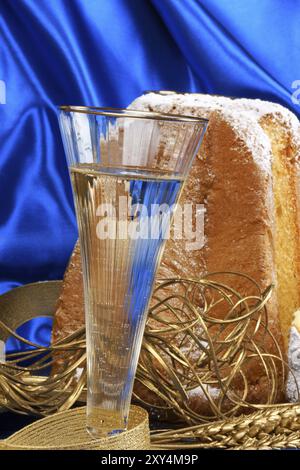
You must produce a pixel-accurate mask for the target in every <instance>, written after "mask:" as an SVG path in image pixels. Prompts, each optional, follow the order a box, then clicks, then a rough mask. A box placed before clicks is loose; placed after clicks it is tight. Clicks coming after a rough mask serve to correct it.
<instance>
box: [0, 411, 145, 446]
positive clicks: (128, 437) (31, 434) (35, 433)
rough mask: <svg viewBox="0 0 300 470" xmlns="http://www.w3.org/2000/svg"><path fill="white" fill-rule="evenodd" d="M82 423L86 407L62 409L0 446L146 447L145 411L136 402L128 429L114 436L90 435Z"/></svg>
mask: <svg viewBox="0 0 300 470" xmlns="http://www.w3.org/2000/svg"><path fill="white" fill-rule="evenodd" d="M85 426H86V407H81V408H75V409H72V410H68V411H63V412H61V413H56V414H55V415H53V416H48V417H47V418H44V419H41V420H39V421H37V422H35V423H33V424H30V425H29V426H26V427H25V428H23V429H22V430H21V431H18V432H16V433H15V434H13V435H12V436H11V437H9V438H8V439H5V440H3V441H0V450H101V449H106V450H147V449H150V432H149V421H148V414H147V412H146V411H145V410H144V409H142V408H140V407H139V406H134V405H132V406H131V407H130V412H129V423H128V430H127V431H124V432H123V433H121V434H118V435H116V436H112V437H106V438H101V439H93V438H92V437H91V436H90V435H89V434H88V432H87V431H86V427H85Z"/></svg>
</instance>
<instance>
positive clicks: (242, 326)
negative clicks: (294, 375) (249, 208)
mask: <svg viewBox="0 0 300 470" xmlns="http://www.w3.org/2000/svg"><path fill="white" fill-rule="evenodd" d="M220 276H221V277H222V280H223V282H221V281H220ZM226 276H227V277H228V279H233V280H234V279H235V278H237V277H238V278H241V277H242V278H243V282H245V280H247V282H249V290H248V292H249V295H247V296H243V295H241V294H240V293H239V292H238V291H237V290H235V289H234V287H232V286H231V284H230V283H226V284H225V283H224V277H226ZM231 283H232V282H231ZM233 284H234V281H233ZM60 285H61V283H60V282H58V281H57V282H52V283H51V282H50V283H48V282H46V283H37V284H33V285H29V286H25V287H21V288H17V289H14V290H13V291H11V292H9V293H8V294H4V296H0V332H1V331H2V334H1V333H0V339H4V340H6V339H7V337H8V336H9V335H13V336H15V337H17V338H18V339H21V340H22V341H24V343H26V344H27V345H28V346H30V347H32V348H33V349H32V350H28V351H24V352H22V353H18V354H15V355H10V356H9V357H8V358H7V359H8V360H7V362H6V363H5V364H0V406H4V407H6V408H8V409H11V410H15V411H17V412H19V413H20V412H21V413H33V414H37V415H41V416H47V415H51V414H53V413H57V412H62V411H65V410H68V409H69V408H70V407H71V406H72V405H73V404H74V403H75V402H76V401H78V399H80V398H84V397H83V394H84V387H85V380H86V379H85V331H84V328H81V329H80V330H78V331H77V332H75V333H74V334H72V335H70V336H68V337H67V338H64V339H63V340H60V341H58V342H57V343H55V344H53V345H52V346H51V347H49V348H43V347H40V346H38V345H36V344H33V343H31V342H30V341H27V340H24V339H22V338H20V337H19V336H18V335H17V334H16V333H15V329H16V327H17V326H18V325H19V324H20V323H23V322H24V320H26V319H29V318H30V317H32V311H33V310H31V315H30V316H28V317H27V318H24V315H25V314H24V310H26V311H27V313H28V314H29V311H30V305H31V302H32V299H34V307H35V308H34V313H35V314H36V315H37V316H39V315H40V314H41V313H45V312H47V314H48V315H51V314H52V313H53V312H54V308H55V301H56V299H57V296H58V292H59V289H60ZM26 289H27V290H26ZM271 290H272V288H271V287H270V288H268V289H266V290H265V291H264V292H261V291H260V289H259V286H257V284H256V283H255V282H254V281H253V280H252V279H251V278H249V277H248V276H245V275H242V274H240V273H212V274H210V275H209V276H206V277H203V278H201V279H198V280H196V279H171V280H165V281H162V282H161V283H160V285H159V286H158V287H157V289H156V290H155V292H154V295H153V301H152V304H151V308H150V311H149V318H148V323H147V327H146V331H145V337H144V342H143V347H142V352H141V356H140V361H139V366H138V370H137V376H136V379H137V380H136V386H135V399H136V400H138V401H139V402H140V403H141V404H142V405H143V406H144V407H147V408H151V410H152V411H153V410H155V413H156V415H161V416H162V417H167V418H169V417H172V416H173V418H172V419H174V417H176V416H177V420H178V418H179V419H180V420H181V422H182V421H185V422H186V423H187V424H188V426H189V427H188V428H182V429H177V430H175V429H172V430H168V431H167V432H163V431H160V432H155V433H153V435H152V443H153V445H154V446H155V447H157V448H183V447H185V448H186V447H193V448H194V447H196V448H202V447H223V448H233V447H234V448H260V446H263V448H268V447H274V446H275V447H285V446H287V445H288V446H290V447H296V446H300V442H299V439H300V435H299V425H300V417H299V416H300V405H285V406H282V407H278V406H276V407H275V406H273V403H274V402H275V401H276V399H277V397H278V393H279V391H280V390H281V389H282V386H283V383H284V381H285V377H286V364H285V363H284V360H283V357H282V354H281V351H280V347H279V345H278V344H277V342H276V340H275V338H274V337H273V335H272V333H271V332H270V330H269V328H268V321H267V312H266V308H265V305H266V302H267V301H268V299H269V297H270V295H271ZM45 299H46V300H45ZM45 304H47V305H45ZM12 305H13V306H14V308H13V310H12ZM24 306H25V308H24ZM220 306H222V312H223V313H222V316H221V319H220V317H219V316H218V313H219V310H218V309H219V307H220ZM224 306H227V307H226V309H225V310H226V313H225V315H224ZM8 310H9V315H8ZM20 311H22V312H23V314H22V315H21V317H22V321H18V320H17V319H18V318H19V316H20ZM7 318H9V319H11V318H12V319H13V323H12V327H8V326H7V325H6V324H5V322H4V321H3V320H4V319H7ZM262 339H263V341H262ZM266 339H267V341H268V342H269V345H270V344H271V345H272V349H273V351H272V352H271V353H270V352H269V351H267V350H265V349H264V344H265V340H266ZM41 355H42V356H41ZM62 356H63V359H64V361H63V362H64V364H65V365H64V367H63V368H62V369H61V370H60V369H58V370H56V374H54V375H52V376H50V377H42V376H41V374H42V372H43V370H44V369H45V368H46V367H49V366H51V365H52V364H53V360H54V359H53V357H54V358H55V361H56V362H57V359H59V358H60V357H62ZM191 358H192V360H191ZM24 360H26V361H28V360H30V361H31V363H32V365H31V366H27V367H23V366H22V362H23V361H24ZM249 361H252V362H253V361H257V362H258V363H259V364H260V367H261V368H262V370H264V372H265V377H266V383H267V387H266V391H265V393H266V394H265V403H266V405H257V404H254V403H250V402H249V401H248V400H247V395H248V391H249V385H248V381H247V367H248V364H249ZM58 362H59V361H58ZM195 364H197V367H195ZM56 367H57V366H56ZM78 368H82V372H81V375H80V378H79V380H74V376H75V372H76V370H78ZM236 380H239V382H240V383H242V387H241V388H240V391H239V393H237V392H236V387H235V386H233V385H234V384H235V383H236ZM195 388H196V389H197V390H198V392H199V390H201V395H202V400H205V403H206V407H207V408H208V410H207V412H206V413H205V414H203V413H200V412H199V410H197V409H195V407H193V406H192V402H191V396H192V397H193V390H194V389H195ZM211 389H215V390H216V389H217V390H219V393H218V396H217V397H216V396H214V395H213V394H212V393H211ZM149 400H150V403H149ZM255 409H260V410H259V411H257V412H255V413H253V411H255ZM239 410H240V412H241V411H247V413H249V412H250V411H251V410H252V414H251V415H247V416H243V417H234V415H235V414H236V413H237V411H239ZM266 419H267V420H268V422H273V421H274V420H275V421H274V422H276V423H278V425H276V426H275V427H274V428H273V429H272V430H269V431H268V429H269V428H268V429H267V428H266V427H265V425H264V423H265V420H266ZM205 422H206V423H207V424H203V423H205ZM245 423H248V424H247V426H248V427H245V426H246V425H245ZM251 423H252V424H251ZM253 423H254V424H253ZM253 426H254V428H253ZM255 429H257V432H256V433H254V430H255Z"/></svg>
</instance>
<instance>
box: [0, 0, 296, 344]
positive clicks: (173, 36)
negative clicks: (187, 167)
mask: <svg viewBox="0 0 300 470" xmlns="http://www.w3.org/2000/svg"><path fill="white" fill-rule="evenodd" d="M299 23H300V3H299V2H298V1H297V0H251V1H248V2H247V1H244V0H230V1H228V0H201V1H200V0H39V1H37V0H0V41H1V42H0V80H1V81H2V82H0V84H1V87H0V90H2V96H0V103H2V104H0V123H1V125H0V194H1V204H0V220H1V222H0V292H5V291H7V290H9V289H11V288H13V287H15V286H18V285H21V284H25V283H29V282H34V281H38V280H46V279H57V278H61V277H62V275H63V272H64V269H65V266H66V262H67V260H68V257H69V255H70V253H71V250H72V247H73V245H74V242H75V240H76V237H77V230H76V223H75V216H74V209H73V203H72V197H71V189H70V184H69V179H68V174H67V167H66V164H65V160H64V154H63V148H62V143H61V139H60V135H59V130H58V125H57V117H56V108H55V106H56V105H59V104H77V105H94V106H117V107H123V106H127V105H128V103H129V102H130V101H132V100H133V99H134V98H135V97H136V96H138V95H140V94H141V93H142V91H143V90H153V89H171V90H178V91H190V92H195V91H199V92H205V93H216V94H224V95H228V96H245V97H259V98H265V99H269V100H273V101H277V102H279V103H282V104H284V105H286V106H288V107H290V108H291V109H294V111H295V112H296V113H297V112H299V110H300V106H299V105H297V104H293V103H292V101H291V93H292V92H293V90H292V88H291V85H292V82H293V81H295V80H297V79H298V80H299V79H300V70H299V47H300V29H299ZM3 82H4V83H5V87H6V96H4V83H3ZM4 98H5V101H6V104H3V101H4ZM48 326H49V325H48ZM44 327H46V329H47V322H46V323H45V321H44V320H43V321H40V322H39V323H38V324H37V323H35V324H34V325H32V324H31V326H30V327H27V332H26V336H27V337H30V338H31V339H33V340H34V341H38V342H43V340H42V338H41V337H40V336H43V338H44V340H45V341H46V340H48V338H49V332H48V333H47V332H46V330H43V328H44ZM25 330H26V329H25ZM47 331H48V330H47ZM41 332H42V334H41ZM47 335H48V336H47ZM45 338H46V339H45ZM10 347H11V348H13V347H15V346H14V345H13V344H12V343H11V345H10Z"/></svg>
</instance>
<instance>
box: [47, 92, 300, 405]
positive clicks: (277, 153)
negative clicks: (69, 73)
mask: <svg viewBox="0 0 300 470" xmlns="http://www.w3.org/2000/svg"><path fill="white" fill-rule="evenodd" d="M130 107H131V108H133V109H140V110H150V111H158V112H164V113H175V114H188V115H194V116H201V117H204V118H209V126H208V129H207V132H206V134H205V137H204V141H203V145H202V148H201V152H200V154H199V155H198V156H197V157H196V159H195V161H194V164H193V167H192V169H191V172H190V175H189V177H188V181H187V182H186V185H185V187H184V190H183V192H182V195H181V199H180V201H179V202H180V203H189V202H192V203H193V204H204V207H205V223H204V234H205V243H204V246H203V247H202V248H201V249H199V250H190V249H187V244H186V241H185V240H173V239H170V240H168V241H167V243H166V248H165V251H164V255H163V258H162V262H161V266H160V268H159V271H158V274H157V278H170V277H178V276H180V277H196V278H197V277H199V276H201V275H203V274H205V273H207V272H213V271H236V272H242V273H245V274H247V275H249V276H251V277H252V278H253V279H254V280H255V281H256V282H257V283H258V284H259V285H260V287H261V288H262V289H264V288H266V287H267V286H268V285H270V284H271V283H274V285H275V289H274V292H273V295H272V298H271V300H270V301H269V303H268V318H269V327H270V330H271V331H272V333H273V335H274V337H275V338H276V340H277V341H278V343H279V344H280V346H281V347H282V350H283V351H287V346H288V333H289V329H290V324H291V322H292V316H293V313H294V311H295V310H297V308H299V306H300V305H299V304H300V289H299V287H300V286H299V283H300V272H299V270H300V262H299V256H300V255H299V243H300V239H299V233H298V232H299V206H298V205H299V202H298V201H299V199H298V192H299V189H298V188H299V153H300V125H299V121H298V120H297V118H296V117H295V116H294V115H293V114H292V113H291V112H290V111H289V110H287V109H285V108H284V107H282V106H280V105H278V104H274V103H269V102H265V101H261V100H249V99H230V98H225V97H216V96H210V95H201V94H176V93H167V94H158V93H147V94H145V95H143V96H141V97H139V98H137V99H136V100H135V101H134V102H133V103H132V104H131V105H130ZM236 282H237V283H236V285H235V288H236V290H238V291H240V292H241V293H242V292H243V291H244V290H245V289H246V286H245V285H244V281H243V279H242V278H239V279H238V280H237V281H236ZM83 311H84V306H83V287H82V275H81V261H80V248H79V245H78V244H77V245H76V247H75V249H74V252H73V254H72V256H71V259H70V263H69V267H68V269H67V271H66V274H65V278H64V283H63V289H62V293H61V296H60V298H59V301H58V305H57V311H56V314H55V323H54V329H53V340H54V341H55V340H58V339H60V338H62V337H64V336H66V335H67V334H70V333H72V332H73V331H75V330H76V329H77V328H79V327H80V326H82V324H83V323H84V313H83ZM265 341H266V344H265V345H264V347H265V350H266V351H268V352H269V353H271V354H272V353H275V351H274V346H273V343H272V341H271V340H270V339H265ZM246 373H247V380H248V384H249V392H248V396H247V401H249V402H250V403H264V402H265V400H266V396H267V387H268V381H267V380H266V377H265V372H264V370H263V368H261V367H260V366H259V365H256V364H255V363H252V364H250V365H249V367H248V370H247V371H246ZM236 386H237V387H239V385H238V384H237V385H236ZM135 389H136V391H138V394H139V395H141V394H142V395H143V396H144V397H146V398H147V401H148V402H151V400H152V402H156V401H157V397H154V396H152V395H151V393H150V392H149V390H143V388H142V387H141V384H137V383H136V385H135ZM197 390H198V389H196V390H195V391H194V392H193V393H191V394H190V406H191V408H192V409H194V410H195V411H196V412H203V410H204V411H205V409H206V408H207V406H206V405H207V403H206V401H205V397H204V396H203V392H201V389H200V390H199V391H197ZM281 392H282V390H281ZM277 398H278V400H280V399H282V394H280V393H279V394H278V397H277Z"/></svg>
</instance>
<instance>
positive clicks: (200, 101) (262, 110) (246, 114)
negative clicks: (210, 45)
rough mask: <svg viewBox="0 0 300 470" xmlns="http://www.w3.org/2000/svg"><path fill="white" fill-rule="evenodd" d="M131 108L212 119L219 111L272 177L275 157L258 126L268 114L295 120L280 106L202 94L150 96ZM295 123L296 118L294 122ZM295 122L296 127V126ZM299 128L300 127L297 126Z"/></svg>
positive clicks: (243, 144) (259, 164)
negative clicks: (212, 115) (213, 114)
mask: <svg viewBox="0 0 300 470" xmlns="http://www.w3.org/2000/svg"><path fill="white" fill-rule="evenodd" d="M130 107H132V108H134V109H151V110H154V111H158V112H165V113H177V114H191V115H193V116H195V115H196V116H198V117H204V118H209V116H210V115H211V113H212V112H215V111H217V112H218V113H219V114H220V117H221V118H223V119H225V120H226V122H228V123H229V124H230V125H231V127H232V128H233V130H234V131H235V133H236V135H237V137H238V139H239V146H240V145H242V146H244V147H245V148H247V149H248V150H249V152H251V154H252V158H253V159H254V161H255V162H256V163H257V165H258V166H259V167H260V168H261V170H262V171H263V172H265V173H268V174H270V173H271V164H272V153H271V144H270V140H269V138H268V137H267V135H266V133H265V132H264V131H263V129H262V128H261V126H260V125H259V119H260V118H261V117H262V116H264V115H265V114H270V113H274V111H275V110H276V112H278V110H279V109H282V110H283V111H282V114H283V115H285V118H286V119H287V118H289V120H293V119H292V117H294V118H295V116H293V115H292V113H290V111H288V110H285V108H283V107H282V106H280V105H276V104H273V103H268V102H264V101H261V100H246V99H234V100H233V99H231V98H226V97H219V96H218V97H216V96H212V95H202V94H169V95H159V94H157V93H149V94H146V95H143V96H141V97H139V98H137V99H136V100H135V101H134V102H133V103H132V104H131V105H130ZM295 119H296V118H295ZM293 121H294V126H296V122H298V121H297V119H296V122H295V120H293ZM298 124H299V123H298Z"/></svg>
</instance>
